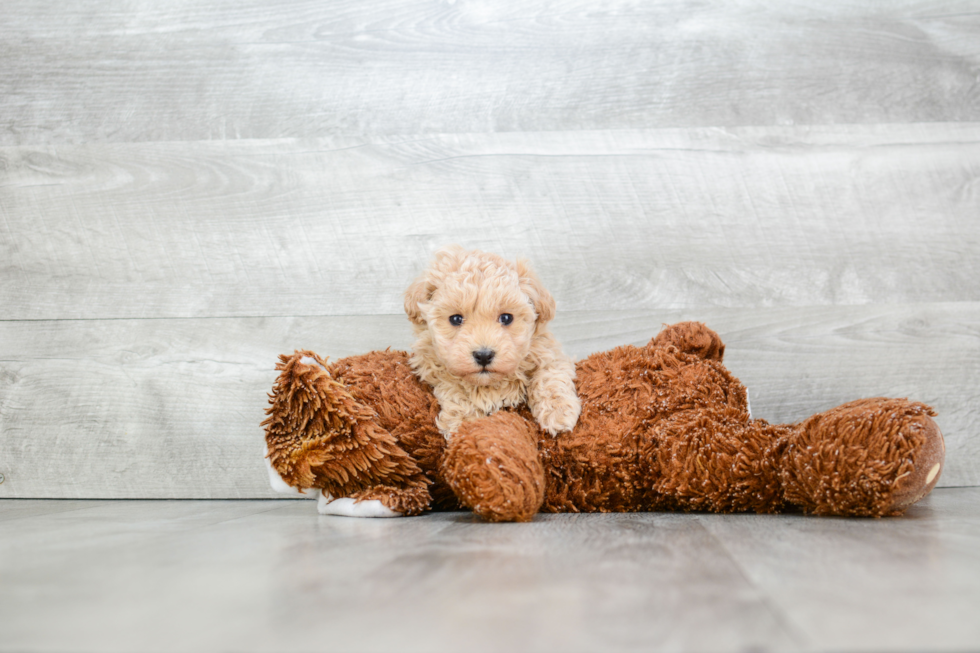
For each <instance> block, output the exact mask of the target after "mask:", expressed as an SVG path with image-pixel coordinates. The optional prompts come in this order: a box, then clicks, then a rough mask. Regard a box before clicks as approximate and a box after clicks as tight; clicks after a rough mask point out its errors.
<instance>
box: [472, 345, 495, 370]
mask: <svg viewBox="0 0 980 653" xmlns="http://www.w3.org/2000/svg"><path fill="white" fill-rule="evenodd" d="M495 353H496V352H495V351H494V350H492V349H477V350H476V351H475V352H473V360H475V361H476V362H477V364H478V365H482V366H483V367H486V366H487V365H489V364H490V363H492V362H493V356H494V354H495Z"/></svg>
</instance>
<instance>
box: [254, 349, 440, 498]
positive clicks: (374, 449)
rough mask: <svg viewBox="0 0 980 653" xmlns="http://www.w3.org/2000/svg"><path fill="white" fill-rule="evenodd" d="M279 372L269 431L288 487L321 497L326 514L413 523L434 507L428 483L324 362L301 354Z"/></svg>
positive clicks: (286, 359) (272, 460) (274, 464)
mask: <svg viewBox="0 0 980 653" xmlns="http://www.w3.org/2000/svg"><path fill="white" fill-rule="evenodd" d="M276 369H277V370H279V371H280V374H279V378H278V379H277V380H276V383H275V385H274V386H273V389H272V394H270V396H269V397H270V404H271V406H270V407H269V408H268V409H267V411H266V412H267V413H268V414H269V417H268V418H267V419H266V420H265V421H264V422H263V425H264V426H265V427H266V447H267V460H268V463H269V465H270V467H271V469H272V471H274V472H275V474H276V475H277V476H278V477H279V479H280V480H281V481H282V485H284V486H286V487H292V488H297V489H300V490H306V489H313V490H315V493H314V494H315V496H319V497H320V498H319V510H320V512H321V513H323V514H345V515H348V516H395V515H414V514H418V513H420V512H422V511H424V510H426V509H427V508H428V507H429V503H430V501H431V497H430V496H429V490H428V485H429V480H428V479H427V478H426V477H425V475H424V474H423V473H422V471H421V470H420V469H419V467H418V465H417V464H416V463H415V461H414V460H413V459H412V458H411V457H410V456H409V455H408V454H407V453H406V452H405V451H404V450H403V449H402V448H401V447H400V446H399V445H398V442H397V441H396V440H395V438H394V437H393V436H392V435H391V433H389V432H388V431H387V430H386V429H384V428H383V427H382V426H381V425H380V424H378V422H377V415H376V413H375V411H374V410H372V409H371V408H370V407H368V406H365V405H363V404H362V403H360V402H359V401H357V400H356V399H355V398H354V396H353V395H352V393H351V392H350V389H349V388H347V387H346V386H345V385H344V384H343V383H340V382H338V381H336V380H335V379H333V378H332V377H331V375H330V373H329V372H328V371H327V368H326V364H325V362H324V361H323V360H322V359H320V358H319V357H317V356H316V354H313V353H312V352H297V353H296V354H294V355H292V356H283V357H282V358H281V362H280V364H279V365H278V366H277V367H276ZM270 478H271V475H270ZM273 486H274V487H277V486H279V484H277V483H276V482H275V481H274V479H273ZM280 489H281V487H280ZM319 490H322V491H323V493H322V494H321V493H320V492H319ZM338 501H340V503H337V502H338ZM334 504H336V505H334ZM331 506H332V507H331Z"/></svg>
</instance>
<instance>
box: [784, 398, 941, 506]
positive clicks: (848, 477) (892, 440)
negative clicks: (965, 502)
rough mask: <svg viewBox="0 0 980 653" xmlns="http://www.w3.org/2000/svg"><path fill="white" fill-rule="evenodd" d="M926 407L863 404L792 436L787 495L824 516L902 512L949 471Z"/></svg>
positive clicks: (821, 417)
mask: <svg viewBox="0 0 980 653" xmlns="http://www.w3.org/2000/svg"><path fill="white" fill-rule="evenodd" d="M932 415H935V412H934V411H933V410H932V409H931V408H930V407H928V406H926V405H925V404H921V403H915V402H910V401H908V400H905V399H884V398H877V399H861V400H858V401H853V402H851V403H848V404H844V405H843V406H838V407H837V408H834V409H832V410H829V411H827V412H825V413H820V414H818V415H814V416H813V417H811V418H809V419H808V420H806V421H804V422H803V423H802V424H799V425H798V426H797V427H796V429H795V432H794V433H793V434H792V435H791V436H790V437H789V438H787V446H786V449H785V451H784V454H783V470H782V484H783V490H784V496H785V498H786V500H787V501H788V502H789V503H792V504H795V505H797V506H799V507H801V508H803V510H805V511H806V512H809V513H813V514H818V515H844V516H869V517H881V516H883V515H896V514H901V513H902V512H903V511H904V510H905V509H906V508H908V507H909V506H911V505H912V504H913V503H915V502H916V501H918V500H920V499H922V498H923V497H924V496H925V495H927V494H928V493H929V492H930V491H931V490H932V488H933V487H935V485H936V482H937V481H938V480H939V476H940V474H941V472H942V468H943V463H944V457H945V452H946V448H945V444H944V443H943V436H942V433H941V432H940V430H939V427H938V426H937V425H936V423H935V422H934V421H933V420H932V417H931V416H932Z"/></svg>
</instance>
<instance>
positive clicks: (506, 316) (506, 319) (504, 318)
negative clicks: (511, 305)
mask: <svg viewBox="0 0 980 653" xmlns="http://www.w3.org/2000/svg"><path fill="white" fill-rule="evenodd" d="M497 321H498V322H500V323H501V324H503V325H504V326H507V325H508V324H510V323H511V322H513V321H514V316H513V315H511V314H510V313H501V314H500V317H498V318H497Z"/></svg>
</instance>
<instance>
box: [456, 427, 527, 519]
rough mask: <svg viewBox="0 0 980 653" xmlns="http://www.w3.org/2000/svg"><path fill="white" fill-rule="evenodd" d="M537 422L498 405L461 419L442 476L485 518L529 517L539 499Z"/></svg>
mask: <svg viewBox="0 0 980 653" xmlns="http://www.w3.org/2000/svg"><path fill="white" fill-rule="evenodd" d="M537 434H538V430H537V427H536V426H535V425H534V424H533V423H532V422H531V421H530V420H528V419H526V418H525V417H523V416H521V415H520V414H519V413H517V412H512V411H509V410H503V411H499V412H496V413H494V414H493V415H490V416H489V417H484V418H482V419H478V420H472V421H467V422H464V423H463V424H462V425H461V426H460V427H459V430H458V431H457V432H456V433H455V434H454V435H453V437H452V439H451V440H450V441H449V445H448V446H447V447H446V453H445V456H444V457H443V460H442V465H441V475H442V477H443V478H444V479H445V481H446V483H448V484H449V487H450V488H452V490H453V492H455V494H456V496H457V497H458V498H459V501H460V503H462V504H463V505H464V506H465V507H467V508H469V509H471V510H472V511H473V512H475V513H476V514H478V515H480V516H481V517H483V518H484V519H487V520H489V521H520V522H524V521H531V519H532V518H533V517H534V514H535V513H536V512H538V509H539V508H540V507H541V504H542V502H543V501H544V493H545V477H544V467H543V466H542V464H541V460H540V458H539V455H538V449H537V444H536V442H537Z"/></svg>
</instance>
